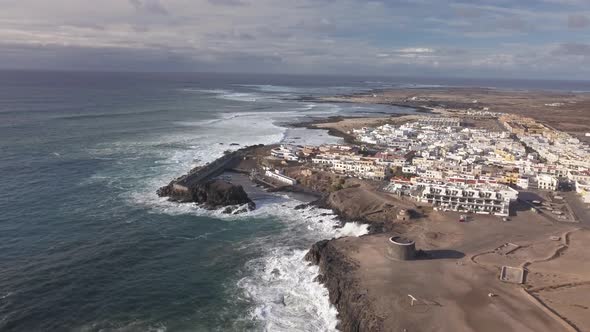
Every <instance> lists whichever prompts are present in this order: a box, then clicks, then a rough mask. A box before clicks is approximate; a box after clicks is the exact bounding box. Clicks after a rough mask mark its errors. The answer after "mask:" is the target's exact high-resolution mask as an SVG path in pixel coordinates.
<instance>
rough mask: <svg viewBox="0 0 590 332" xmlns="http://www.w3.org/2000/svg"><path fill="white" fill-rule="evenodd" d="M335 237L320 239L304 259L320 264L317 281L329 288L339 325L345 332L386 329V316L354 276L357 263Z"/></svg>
mask: <svg viewBox="0 0 590 332" xmlns="http://www.w3.org/2000/svg"><path fill="white" fill-rule="evenodd" d="M334 241H335V240H323V241H320V242H317V243H316V244H314V245H313V246H312V247H311V249H310V250H309V252H308V253H307V255H306V256H305V259H306V260H307V261H309V262H310V263H312V264H315V265H318V266H319V267H320V275H319V276H318V277H317V278H316V281H317V282H320V283H322V284H323V285H324V286H325V287H326V288H327V289H328V291H329V294H330V302H331V303H332V304H333V305H334V306H335V307H336V308H337V309H338V318H339V323H338V329H339V330H340V331H343V332H359V331H377V332H379V331H383V319H382V318H380V317H378V316H377V315H376V314H375V313H374V310H373V308H372V307H371V304H370V302H369V300H368V299H367V295H366V291H364V290H363V289H362V287H361V286H360V285H359V282H358V280H357V279H356V278H355V273H354V271H355V270H356V269H357V268H358V266H357V264H356V263H354V262H351V261H349V260H348V259H346V257H345V256H344V255H343V254H342V253H340V252H339V251H338V248H337V247H336V246H335V245H334Z"/></svg>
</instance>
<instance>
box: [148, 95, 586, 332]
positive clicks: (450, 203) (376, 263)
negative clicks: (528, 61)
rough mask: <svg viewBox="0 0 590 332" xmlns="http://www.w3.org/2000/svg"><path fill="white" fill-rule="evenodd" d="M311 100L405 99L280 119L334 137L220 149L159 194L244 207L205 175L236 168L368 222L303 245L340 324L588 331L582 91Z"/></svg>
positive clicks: (239, 193) (237, 194) (344, 327)
mask: <svg viewBox="0 0 590 332" xmlns="http://www.w3.org/2000/svg"><path fill="white" fill-rule="evenodd" d="M316 100H319V101H324V102H351V103H379V104H389V105H395V106H404V107H408V108H418V109H419V110H420V112H413V113H411V112H409V113H408V114H395V115H383V116H378V117H332V118H327V119H326V118H322V119H312V120H311V121H307V122H303V123H299V124H295V125H294V126H304V127H307V128H312V129H323V130H328V131H329V134H331V135H334V136H338V137H341V138H343V139H344V142H345V143H344V144H340V145H321V146H298V147H294V146H286V145H278V144H277V145H270V146H262V145H259V146H252V147H246V148H242V149H240V150H237V151H234V152H227V153H226V155H225V156H223V157H222V158H220V159H218V160H217V161H215V162H213V163H211V164H208V165H206V166H204V167H201V168H196V169H194V170H192V171H191V172H189V174H187V175H185V176H183V177H180V178H178V179H176V180H173V181H172V182H171V183H170V184H169V185H167V186H165V187H163V188H161V189H160V190H159V192H158V194H159V195H161V196H167V197H169V198H170V199H173V200H176V201H183V202H196V203H198V204H201V205H203V206H205V207H207V208H220V207H227V206H230V208H226V211H227V213H241V212H246V211H248V210H249V209H252V208H254V203H253V202H252V201H251V200H250V199H249V197H248V196H247V194H246V193H245V191H244V190H243V188H242V187H241V186H238V185H233V184H231V183H230V181H229V180H224V179H223V176H221V177H220V175H221V174H222V173H224V172H228V171H230V172H240V173H245V174H248V176H249V178H250V180H251V181H252V182H253V183H255V184H256V185H259V186H262V187H264V188H266V189H267V190H268V191H285V192H300V193H304V194H309V195H312V196H314V197H317V198H318V199H317V200H315V201H314V202H312V203H306V204H302V205H301V206H300V207H298V208H302V207H305V206H307V205H312V206H318V207H322V208H328V209H332V210H333V211H334V212H335V213H336V214H337V215H338V216H339V217H340V219H341V220H342V222H343V223H346V222H352V221H354V222H360V223H366V224H369V231H370V232H369V234H368V235H365V236H361V237H345V238H339V239H325V240H323V241H320V242H318V243H316V244H314V245H313V246H312V248H311V249H310V251H309V253H308V254H307V256H306V259H307V260H308V261H309V263H310V264H315V265H318V266H319V268H320V275H319V276H318V277H317V281H318V282H320V283H322V284H324V285H325V286H326V288H327V289H328V291H329V296H330V301H331V303H332V304H333V305H334V306H335V307H336V308H337V309H338V312H339V316H338V318H339V325H338V328H339V329H340V330H341V331H408V332H409V331H490V332H491V331H500V330H502V331H584V330H587V329H589V328H590V319H589V318H588V317H589V316H588V315H587V312H588V310H589V308H590V300H588V297H587V296H586V297H584V296H581V295H579V294H587V293H584V292H587V291H588V287H590V286H589V285H590V270H588V269H587V267H586V265H587V264H586V265H585V264H583V263H584V262H585V261H587V259H589V258H590V257H588V254H587V253H586V251H585V249H584V242H585V241H587V240H589V239H590V212H589V211H590V208H589V207H588V205H587V204H585V203H583V202H582V201H581V200H582V199H584V198H583V197H586V198H585V199H587V196H584V195H585V194H584V193H585V191H584V189H583V188H585V187H584V186H585V185H586V184H585V183H586V182H585V179H586V177H587V178H590V169H589V168H590V166H588V163H590V159H588V158H587V156H588V151H590V150H589V149H588V147H587V145H585V143H584V142H587V141H588V137H586V132H590V112H588V109H589V108H590V96H589V95H587V94H573V93H572V94H570V93H557V92H527V91H500V90H493V89H471V88H469V89H467V88H448V89H439V88H437V89H400V90H391V91H375V92H371V93H362V94H354V95H348V96H331V97H321V98H316ZM554 155H555V158H554ZM525 180H526V181H525ZM579 188H582V189H583V190H580V191H578V192H579V193H580V195H581V196H579V195H577V194H576V190H578V189H579ZM589 188H590V187H589ZM244 205H246V206H247V208H244V207H243V206H244ZM232 206H233V207H232ZM240 206H242V207H240ZM393 239H403V241H405V242H404V243H401V244H400V243H397V242H396V241H395V240H393ZM406 243H407V244H409V243H411V248H410V247H408V248H405V247H404V248H401V249H400V248H399V246H400V245H402V246H403V245H405V244H406ZM400 250H402V251H404V252H405V251H407V250H410V251H407V252H405V253H404V254H401V255H400V254H399V252H400ZM400 257H402V258H403V259H400Z"/></svg>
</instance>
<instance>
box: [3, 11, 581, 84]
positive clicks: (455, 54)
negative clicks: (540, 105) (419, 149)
mask: <svg viewBox="0 0 590 332" xmlns="http://www.w3.org/2000/svg"><path fill="white" fill-rule="evenodd" d="M0 68H11V69H13V68H27V69H38V68H42V69H72V70H78V69H85V70H131V71H229V72H232V71H239V72H279V73H330V74H334V73H339V74H386V75H395V74H398V75H414V76H428V75H443V76H492V77H493V76H502V77H506V76H510V77H525V78H527V77H529V78H534V77H545V78H571V79H588V78H590V0H457V1H444V0H382V1H367V0H0Z"/></svg>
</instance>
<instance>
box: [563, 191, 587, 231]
mask: <svg viewBox="0 0 590 332" xmlns="http://www.w3.org/2000/svg"><path fill="white" fill-rule="evenodd" d="M559 194H560V195H561V196H563V197H564V198H565V199H566V201H567V203H568V204H569V206H570V208H571V209H572V212H573V213H574V214H575V215H576V218H577V219H578V220H579V221H580V224H579V225H580V226H582V227H584V228H587V229H590V207H588V206H587V205H585V204H584V202H582V200H581V199H580V196H579V195H578V194H577V193H576V192H574V191H570V192H563V193H559Z"/></svg>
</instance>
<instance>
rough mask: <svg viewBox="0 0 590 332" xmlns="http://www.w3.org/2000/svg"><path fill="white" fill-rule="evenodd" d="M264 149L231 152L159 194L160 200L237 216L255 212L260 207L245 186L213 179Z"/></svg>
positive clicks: (176, 181)
mask: <svg viewBox="0 0 590 332" xmlns="http://www.w3.org/2000/svg"><path fill="white" fill-rule="evenodd" d="M262 146H263V145H254V146H249V147H245V148H242V149H239V150H237V151H233V152H227V153H225V155H224V156H223V157H221V158H218V159H217V160H215V161H213V162H211V163H209V164H207V165H205V166H201V167H196V168H193V169H192V170H191V171H189V172H188V173H187V174H185V175H183V176H181V177H179V178H177V179H174V180H172V181H171V182H170V183H169V184H168V185H166V186H164V187H161V188H160V189H158V190H157V192H156V193H157V194H158V196H160V197H168V198H169V200H171V201H176V202H182V203H188V202H194V203H197V204H200V205H201V206H203V207H204V208H206V209H218V208H221V207H227V208H226V209H225V210H224V212H225V213H234V214H235V213H240V212H245V211H249V210H253V209H255V207H256V205H255V204H254V202H253V201H252V200H251V199H250V198H249V197H248V194H247V193H246V192H245V191H244V188H243V187H242V186H240V185H235V184H232V183H231V182H228V181H223V180H220V179H213V177H215V176H217V175H219V174H221V173H223V172H224V171H227V170H230V169H232V168H234V167H236V165H238V164H239V163H240V162H241V161H243V160H245V159H247V158H249V157H250V153H251V152H253V151H254V150H256V149H258V148H261V147H262Z"/></svg>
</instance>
